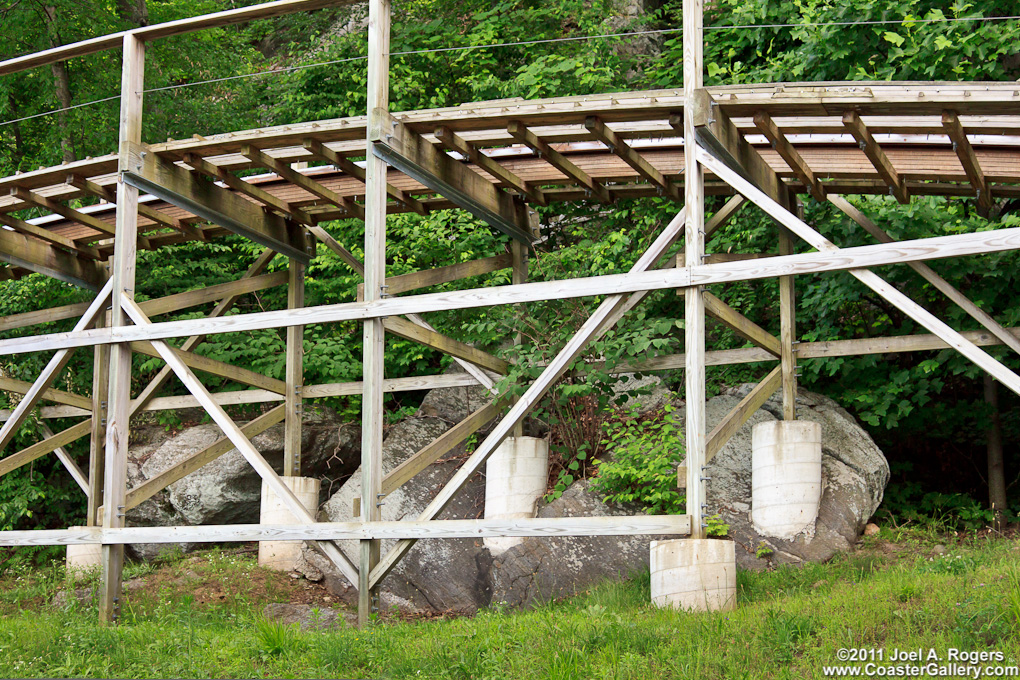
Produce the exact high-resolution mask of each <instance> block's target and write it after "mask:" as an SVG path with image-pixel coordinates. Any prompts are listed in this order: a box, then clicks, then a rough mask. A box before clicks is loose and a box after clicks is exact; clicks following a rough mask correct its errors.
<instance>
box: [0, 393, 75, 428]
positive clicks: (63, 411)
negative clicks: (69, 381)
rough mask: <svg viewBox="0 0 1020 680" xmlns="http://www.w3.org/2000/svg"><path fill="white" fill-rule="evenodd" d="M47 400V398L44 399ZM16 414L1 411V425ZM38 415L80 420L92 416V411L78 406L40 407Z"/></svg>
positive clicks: (8, 410)
mask: <svg viewBox="0 0 1020 680" xmlns="http://www.w3.org/2000/svg"><path fill="white" fill-rule="evenodd" d="M43 398H44V399H45V397H43ZM13 413H14V411H12V410H11V409H7V408H5V409H0V423H6V422H7V421H8V420H10V418H11V415H12V414H13ZM36 413H38V414H39V417H40V418H45V419H47V420H53V419H55V418H78V417H87V416H91V415H92V410H91V409H87V408H78V407H77V406H40V407H39V408H38V409H37V410H36Z"/></svg>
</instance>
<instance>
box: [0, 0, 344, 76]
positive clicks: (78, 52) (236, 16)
mask: <svg viewBox="0 0 1020 680" xmlns="http://www.w3.org/2000/svg"><path fill="white" fill-rule="evenodd" d="M348 4H353V0H277V1H276V2H266V3H262V4H259V5H254V6H251V7H242V8H240V9H231V10H226V11H223V12H214V13H212V14H202V15H199V16H196V17H189V18H187V19H178V20H177V21H168V22H165V23H162V24H153V25H151V26H143V27H141V28H136V29H133V30H130V31H122V32H120V33H111V34H109V35H104V36H100V37H98V38H90V39H89V40H82V41H80V42H76V43H71V44H68V45H61V46H60V47H54V48H51V49H48V50H44V51H42V52H34V53H32V54H26V55H24V56H20V57H14V58H12V59H7V60H6V61H3V62H0V75H7V74H8V73H17V72H18V71H24V70H26V69H30V68H35V67H37V66H45V65H46V64H53V63H56V62H59V61H66V60H68V59H74V58H76V57H84V56H87V55H89V54H95V53H96V52H104V51H106V50H111V49H115V48H117V47H119V46H120V45H121V44H122V43H123V41H124V38H125V37H126V36H127V35H129V34H130V35H133V36H134V37H136V38H137V39H139V40H156V39H157V38H167V37H170V36H173V35H182V34H185V33H191V32H193V31H199V30H202V29H205V28H215V27H217V26H229V25H231V24H239V23H244V22H246V21H253V20H255V19H267V18H270V17H276V16H282V15H285V14H293V13H294V12H309V11H312V10H316V9H321V8H323V7H336V6H342V5H348Z"/></svg>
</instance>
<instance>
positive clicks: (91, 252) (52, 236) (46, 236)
mask: <svg viewBox="0 0 1020 680" xmlns="http://www.w3.org/2000/svg"><path fill="white" fill-rule="evenodd" d="M0 224H4V225H6V226H8V227H10V228H11V229H13V230H14V231H16V232H18V233H19V234H25V235H26V236H34V237H35V238H37V239H39V240H40V241H45V242H46V243H49V244H51V245H54V246H57V247H60V248H63V249H66V250H67V251H68V252H70V253H72V254H74V255H78V256H80V257H87V258H90V259H93V260H99V259H102V256H101V255H100V254H99V251H98V250H96V249H95V248H89V247H88V246H79V245H78V244H77V243H75V242H74V241H72V240H71V239H69V238H67V237H66V236H61V235H60V234H58V233H56V232H53V231H50V230H49V229H44V228H43V227H38V226H36V225H34V224H32V223H31V222H26V221H25V220H22V219H18V218H17V217H14V216H13V215H8V214H6V213H0Z"/></svg>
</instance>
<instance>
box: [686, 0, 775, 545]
mask: <svg viewBox="0 0 1020 680" xmlns="http://www.w3.org/2000/svg"><path fill="white" fill-rule="evenodd" d="M682 11H683V21H682V23H683V33H682V38H683V83H684V109H683V119H682V120H683V123H682V126H681V129H682V131H683V137H684V209H685V211H686V220H685V225H684V261H685V264H686V265H687V268H688V269H691V268H693V267H697V266H699V265H702V264H703V262H704V257H705V242H706V240H707V239H706V236H705V174H704V169H703V168H702V167H701V164H700V163H699V162H698V159H697V158H696V157H695V155H694V154H693V153H691V151H692V149H693V147H694V146H695V139H696V138H697V137H698V133H699V131H702V130H703V128H700V129H699V127H698V124H699V122H700V123H702V124H703V125H715V126H716V128H718V129H717V130H715V131H714V135H715V137H714V138H712V134H708V135H707V136H708V137H710V138H711V139H709V140H708V141H709V143H712V142H713V141H715V140H716V139H721V142H720V152H721V153H724V154H733V153H735V151H734V150H735V149H736V150H743V151H745V152H749V151H753V150H751V147H750V145H748V144H747V142H746V141H744V138H743V137H741V136H740V134H739V133H738V132H735V128H733V126H732V124H730V122H729V119H728V118H723V119H722V120H716V118H715V117H714V116H713V115H712V112H711V110H710V109H711V106H710V103H711V101H712V98H711V96H710V95H708V93H707V92H705V91H704V90H701V89H700V88H702V87H703V86H704V73H703V72H702V71H703V68H704V64H703V61H704V59H703V58H704V34H703V21H704V16H703V5H702V0H683V9H682ZM699 93H701V95H702V97H701V100H702V101H701V107H703V108H704V109H706V110H701V108H699V106H698V105H697V104H696V102H695V101H694V100H695V98H696V97H697V96H698V94H699ZM699 114H700V116H701V119H699ZM717 115H719V116H720V117H721V116H722V114H717ZM670 122H671V123H674V124H675V122H676V120H675V116H674V117H672V118H671V119H670ZM727 134H732V137H730V138H727V137H726V135H727ZM737 158H738V160H737V162H739V161H740V160H747V161H748V166H751V161H752V160H755V159H754V157H753V156H751V157H744V158H742V157H740V156H738V157H737ZM751 167H753V166H751ZM677 264H679V263H677ZM704 293H705V289H704V287H692V288H688V289H687V290H686V292H685V294H684V348H685V349H686V350H687V351H686V366H685V372H684V379H685V387H686V400H685V407H684V408H685V411H686V421H685V422H686V424H685V427H684V430H685V435H686V443H687V474H686V475H685V476H686V478H687V485H686V489H687V512H688V515H689V516H690V518H691V537H692V538H704V537H705V526H706V525H705V508H706V503H707V500H708V492H707V487H706V485H705V481H706V480H705V477H704V472H703V469H704V466H705V463H706V460H707V456H706V453H705V451H706V446H707V444H708V439H707V424H706V416H705V295H704Z"/></svg>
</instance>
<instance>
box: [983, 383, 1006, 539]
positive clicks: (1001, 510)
mask: <svg viewBox="0 0 1020 680" xmlns="http://www.w3.org/2000/svg"><path fill="white" fill-rule="evenodd" d="M985 403H986V404H988V406H989V408H990V409H991V420H990V422H989V424H988V433H987V435H986V439H985V443H986V449H985V450H986V452H987V454H988V507H989V508H991V510H992V517H993V519H992V527H993V528H994V529H995V530H996V531H1002V522H1003V517H1004V516H1005V512H1006V505H1007V503H1006V501H1007V499H1006V468H1005V464H1004V463H1003V456H1002V416H1001V415H1000V413H999V384H998V383H997V382H995V378H993V377H992V376H990V375H988V374H987V373H985Z"/></svg>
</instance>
